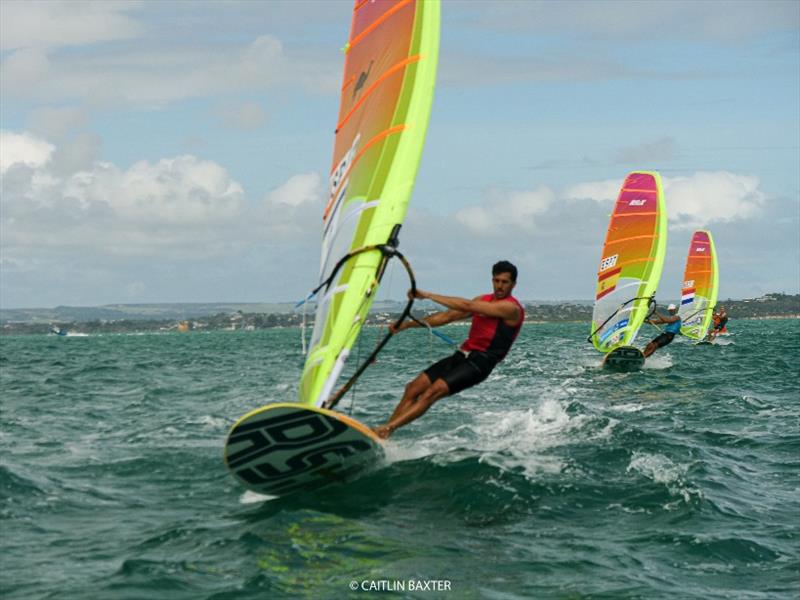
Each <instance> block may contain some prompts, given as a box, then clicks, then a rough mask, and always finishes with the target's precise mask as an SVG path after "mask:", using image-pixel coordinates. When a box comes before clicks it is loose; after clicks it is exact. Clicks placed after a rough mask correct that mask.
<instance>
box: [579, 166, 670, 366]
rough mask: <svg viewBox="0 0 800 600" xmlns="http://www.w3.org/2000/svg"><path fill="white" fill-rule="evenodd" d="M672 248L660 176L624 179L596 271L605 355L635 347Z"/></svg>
mask: <svg viewBox="0 0 800 600" xmlns="http://www.w3.org/2000/svg"><path fill="white" fill-rule="evenodd" d="M666 243H667V217H666V211H665V208H664V192H663V189H662V185H661V176H660V175H659V174H658V173H656V172H654V171H637V172H634V173H631V174H630V175H628V176H627V177H626V178H625V182H624V183H623V185H622V189H621V190H620V193H619V196H618V197H617V201H616V203H615V205H614V212H613V213H612V215H611V221H610V222H609V225H608V232H607V234H606V239H605V243H604V244H603V253H602V255H601V257H600V265H599V268H598V271H597V287H596V288H595V303H594V312H593V314H592V329H591V331H592V334H591V340H592V343H593V344H594V347H595V348H596V349H597V350H599V351H600V352H610V351H611V350H613V349H615V348H617V347H619V346H628V345H631V344H632V343H633V340H634V339H635V337H636V334H637V332H638V331H639V328H640V327H641V326H642V323H643V322H644V319H645V318H646V316H647V313H648V305H649V302H650V298H651V297H652V296H653V295H654V294H655V292H656V289H657V288H658V282H659V279H660V278H661V271H662V268H663V265H664V255H665V253H666Z"/></svg>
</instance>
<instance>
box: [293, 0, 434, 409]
mask: <svg viewBox="0 0 800 600" xmlns="http://www.w3.org/2000/svg"><path fill="white" fill-rule="evenodd" d="M439 12H440V7H439V2H438V0H399V1H391V0H386V1H381V2H364V1H363V0H357V1H356V2H355V3H354V8H353V20H352V25H351V30H350V38H349V41H348V43H347V45H346V47H345V64H344V74H343V78H342V86H341V97H340V105H339V112H338V117H337V120H336V122H337V127H336V134H335V140H334V149H333V160H332V163H331V170H330V181H329V197H328V201H327V203H326V207H325V210H324V211H323V238H322V249H321V256H320V273H319V282H320V285H322V286H323V289H322V291H321V293H320V294H319V295H318V302H317V309H316V315H315V320H314V330H313V333H312V335H311V344H310V347H309V353H308V357H307V361H306V364H305V367H304V369H303V373H302V375H301V379H300V386H299V390H298V397H299V401H300V402H301V403H306V404H310V405H313V406H318V407H319V406H322V405H323V404H324V403H325V402H326V400H327V399H328V397H329V396H330V395H331V393H332V391H333V390H334V389H335V388H336V382H337V379H338V377H339V375H340V374H341V373H342V370H343V368H344V364H345V361H346V359H347V356H348V354H349V349H350V348H351V347H352V345H353V343H354V342H355V340H356V339H357V338H358V335H359V332H360V330H361V326H362V324H363V322H364V320H365V318H366V315H367V313H368V311H369V309H370V306H371V305H372V301H373V299H374V297H375V291H376V289H377V286H378V284H379V280H380V277H381V275H382V272H383V266H384V264H385V261H386V260H387V258H386V256H385V255H384V253H383V250H382V246H383V245H384V244H387V243H388V242H389V241H390V238H393V237H394V236H396V232H397V230H398V227H399V226H400V225H401V224H402V222H403V219H404V218H405V213H406V208H407V205H408V201H409V198H410V195H411V191H412V189H413V186H414V180H415V177H416V172H417V168H418V166H419V162H420V158H421V155H422V148H423V145H424V139H425V133H426V130H427V125H428V119H429V115H430V110H431V104H432V99H433V88H434V80H435V76H436V66H437V59H438V48H439ZM334 290H335V292H334Z"/></svg>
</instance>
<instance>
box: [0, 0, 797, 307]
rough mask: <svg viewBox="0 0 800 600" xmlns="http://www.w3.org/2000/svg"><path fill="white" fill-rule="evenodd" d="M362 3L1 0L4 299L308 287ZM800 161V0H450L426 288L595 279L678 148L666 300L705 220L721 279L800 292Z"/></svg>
mask: <svg viewBox="0 0 800 600" xmlns="http://www.w3.org/2000/svg"><path fill="white" fill-rule="evenodd" d="M351 9H352V3H351V2H349V1H348V2H336V1H323V2H303V1H294V2H257V1H247V2H67V3H64V2H17V1H15V0H4V1H3V3H2V4H0V27H1V28H2V30H0V34H2V35H0V41H1V42H2V50H1V52H2V54H1V55H0V56H1V57H2V71H1V72H0V129H2V137H1V138H0V142H1V144H0V184H1V185H2V211H1V212H0V305H1V306H3V307H5V308H12V307H37V306H39V307H46V306H55V305H96V304H105V303H117V302H193V301H203V302H209V301H253V302H280V301H290V300H294V299H298V298H301V297H303V296H304V294H305V292H306V291H307V290H308V289H310V288H311V287H313V285H314V278H315V276H316V274H317V272H318V261H319V242H320V235H321V227H320V220H321V212H322V206H323V197H324V191H325V188H326V185H325V181H326V178H327V172H328V170H329V168H330V161H331V158H330V155H331V151H332V146H333V127H334V122H335V120H336V113H337V110H338V96H337V90H338V87H339V84H340V78H341V69H342V63H343V54H342V53H341V52H340V51H339V49H340V48H341V47H342V46H343V45H344V43H345V41H346V39H347V35H348V27H349V23H350V11H351ZM798 165H800V3H798V2H794V1H788V2H769V1H760V2H746V1H735V2H714V1H707V2H577V1H575V2H513V1H507V2H456V1H448V2H444V4H443V7H442V38H441V49H440V62H439V73H438V80H437V90H436V97H435V100H434V107H433V113H432V115H431V122H430V127H429V130H428V138H427V142H426V148H425V152H424V154H423V158H422V163H421V167H420V171H419V176H418V179H417V185H416V188H415V191H414V195H413V198H412V201H411V205H410V210H409V215H408V219H407V221H406V224H405V226H404V230H403V235H402V238H401V249H402V250H403V251H404V252H405V253H406V254H407V255H408V256H409V257H410V258H411V259H412V262H413V264H414V267H415V271H416V272H417V277H418V280H419V282H420V286H421V287H423V288H425V289H430V290H433V291H438V292H442V293H447V294H455V295H465V296H473V295H476V294H478V293H482V292H484V291H485V290H486V289H488V285H489V274H488V271H489V268H490V266H491V264H492V263H493V262H495V261H496V260H497V259H500V258H507V259H510V260H512V261H513V262H515V263H517V265H518V266H519V268H520V281H519V286H518V288H517V295H518V296H519V297H521V298H524V299H529V300H537V299H539V300H555V299H589V298H591V297H592V295H593V292H594V285H595V283H594V281H595V275H594V274H595V272H596V268H597V262H598V260H599V258H600V256H599V254H600V247H601V244H602V240H603V238H604V235H605V228H606V224H607V219H608V214H609V212H610V210H611V206H612V204H613V201H614V199H615V197H616V194H617V192H618V190H619V186H620V185H621V183H622V181H623V180H624V178H625V175H626V174H627V173H628V172H630V171H633V170H658V171H660V172H661V174H662V176H663V178H664V182H665V191H666V196H667V204H668V210H669V214H670V229H669V239H668V255H667V261H666V264H665V270H664V276H663V278H662V281H661V285H660V288H659V294H658V296H659V298H660V299H662V300H664V301H666V300H669V299H674V298H676V297H677V296H678V295H679V291H680V284H681V279H682V272H683V266H684V260H685V254H686V251H687V249H688V244H689V240H690V238H691V234H692V231H693V230H694V229H695V228H708V229H710V230H711V231H712V233H713V234H714V237H715V239H716V242H717V246H718V250H719V255H720V275H721V279H720V281H721V284H720V295H721V297H722V298H727V297H733V298H741V297H752V296H758V295H760V294H763V293H766V292H771V291H784V292H788V293H797V292H798V288H800V272H799V271H798V269H799V267H798V264H800V167H799V166H798ZM398 279H399V278H398ZM384 288H385V289H384V291H383V293H384V295H385V296H386V297H400V296H401V295H402V293H403V289H402V288H403V286H402V285H401V284H400V283H398V282H394V283H393V284H392V286H389V285H385V286H384Z"/></svg>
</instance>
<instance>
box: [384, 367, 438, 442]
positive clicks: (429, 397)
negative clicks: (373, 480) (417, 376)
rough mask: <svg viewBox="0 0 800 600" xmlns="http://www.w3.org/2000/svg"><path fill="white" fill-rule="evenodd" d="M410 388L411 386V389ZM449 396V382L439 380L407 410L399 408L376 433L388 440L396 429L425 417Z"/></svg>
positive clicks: (409, 405)
mask: <svg viewBox="0 0 800 600" xmlns="http://www.w3.org/2000/svg"><path fill="white" fill-rule="evenodd" d="M423 375H424V373H423ZM426 379H427V376H426ZM415 381H416V380H415ZM412 383H413V382H412ZM410 386H411V384H409V387H410ZM448 394H450V388H449V387H448V386H447V382H445V380H444V379H437V380H436V381H434V382H433V383H432V384H431V385H430V386H428V388H427V389H426V390H425V391H424V392H423V393H422V394H420V395H419V396H417V398H416V401H413V402H411V403H409V404H407V405H406V408H404V409H403V410H400V409H401V406H398V407H397V410H395V412H394V414H393V415H392V418H391V419H390V420H389V422H388V423H386V425H382V426H381V427H378V428H377V429H376V430H375V433H377V434H378V436H379V437H381V438H383V439H387V438H388V437H389V436H390V435H392V432H394V430H395V429H398V428H400V427H402V426H403V425H408V424H409V423H411V422H412V421H414V420H416V419H418V418H419V417H421V416H422V415H424V414H425V413H426V412H427V411H428V409H429V408H430V407H431V406H433V404H434V402H436V401H437V400H439V399H440V398H444V397H445V396H447V395H448ZM404 399H405V396H404ZM402 404H403V401H402V400H401V402H400V405H402Z"/></svg>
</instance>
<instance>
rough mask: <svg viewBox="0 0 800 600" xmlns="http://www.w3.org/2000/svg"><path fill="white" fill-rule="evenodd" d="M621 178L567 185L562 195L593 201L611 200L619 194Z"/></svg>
mask: <svg viewBox="0 0 800 600" xmlns="http://www.w3.org/2000/svg"><path fill="white" fill-rule="evenodd" d="M621 185H622V181H621V180H617V179H607V180H605V181H588V182H584V183H576V184H575V185H571V186H569V187H567V188H566V189H565V190H564V192H563V196H564V197H565V198H573V199H578V200H594V201H595V202H613V201H615V200H616V199H617V196H618V195H619V188H620V186H621Z"/></svg>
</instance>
